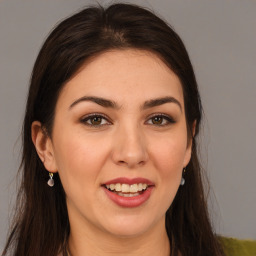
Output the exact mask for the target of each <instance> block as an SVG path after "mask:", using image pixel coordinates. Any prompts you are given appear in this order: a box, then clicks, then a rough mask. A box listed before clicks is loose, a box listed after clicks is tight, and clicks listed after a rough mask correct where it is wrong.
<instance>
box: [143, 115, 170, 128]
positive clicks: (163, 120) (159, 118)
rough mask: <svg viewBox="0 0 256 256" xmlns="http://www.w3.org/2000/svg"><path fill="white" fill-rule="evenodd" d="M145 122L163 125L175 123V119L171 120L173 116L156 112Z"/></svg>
mask: <svg viewBox="0 0 256 256" xmlns="http://www.w3.org/2000/svg"><path fill="white" fill-rule="evenodd" d="M146 123H147V124H151V125H156V126H165V125H169V124H172V123H175V121H174V120H173V118H171V117H170V116H168V115H163V114H157V115H154V116H152V117H150V118H149V119H148V121H147V122H146Z"/></svg>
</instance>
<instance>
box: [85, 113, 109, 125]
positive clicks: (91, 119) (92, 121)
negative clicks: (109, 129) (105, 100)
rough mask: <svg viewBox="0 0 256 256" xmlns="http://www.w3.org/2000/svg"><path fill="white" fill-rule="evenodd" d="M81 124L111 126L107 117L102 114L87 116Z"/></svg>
mask: <svg viewBox="0 0 256 256" xmlns="http://www.w3.org/2000/svg"><path fill="white" fill-rule="evenodd" d="M81 122H82V123H84V124H86V125H88V126H103V125H108V124H111V123H110V122H109V121H108V119H107V118H106V117H105V116H103V115H100V114H91V115H87V116H85V117H84V118H83V119H82V120H81Z"/></svg>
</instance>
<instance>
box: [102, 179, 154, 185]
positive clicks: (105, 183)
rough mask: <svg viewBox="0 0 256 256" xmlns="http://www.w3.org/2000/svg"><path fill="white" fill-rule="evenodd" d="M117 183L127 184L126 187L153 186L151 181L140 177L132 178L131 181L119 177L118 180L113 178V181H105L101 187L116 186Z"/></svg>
mask: <svg viewBox="0 0 256 256" xmlns="http://www.w3.org/2000/svg"><path fill="white" fill-rule="evenodd" d="M117 183H121V184H128V185H132V184H139V183H143V184H147V185H149V186H153V185H154V183H153V182H152V181H151V180H149V179H145V178H142V177H137V178H132V179H130V178H126V177H119V178H115V179H113V180H109V181H106V182H104V183H103V184H102V185H110V184H117Z"/></svg>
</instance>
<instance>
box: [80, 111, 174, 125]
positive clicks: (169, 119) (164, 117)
mask: <svg viewBox="0 0 256 256" xmlns="http://www.w3.org/2000/svg"><path fill="white" fill-rule="evenodd" d="M156 117H158V118H159V117H160V118H162V120H163V121H165V122H166V123H165V124H154V123H153V122H152V120H153V118H156ZM93 118H101V122H102V120H105V122H106V123H103V124H102V123H100V124H96V125H95V124H92V119H93ZM150 120H151V123H149V121H150ZM88 121H91V122H90V123H88ZM81 123H83V124H85V125H87V126H91V127H95V128H100V127H102V126H105V125H111V124H112V122H111V121H110V120H109V118H108V117H107V116H105V115H104V114H100V113H94V114H89V115H87V116H85V117H83V118H82V119H81ZM145 123H146V124H148V125H154V126H159V127H161V126H168V125H170V124H174V123H175V120H174V119H173V118H172V117H170V116H169V115H166V114H154V115H152V116H150V117H149V118H148V119H147V121H146V122H145Z"/></svg>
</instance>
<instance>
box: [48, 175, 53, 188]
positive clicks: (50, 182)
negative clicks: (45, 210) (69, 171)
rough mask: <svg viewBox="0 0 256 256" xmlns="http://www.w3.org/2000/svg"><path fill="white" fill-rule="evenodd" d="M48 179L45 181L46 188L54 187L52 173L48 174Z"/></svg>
mask: <svg viewBox="0 0 256 256" xmlns="http://www.w3.org/2000/svg"><path fill="white" fill-rule="evenodd" d="M49 177H50V179H49V180H48V181H47V184H48V186H50V187H53V186H54V179H53V173H52V172H49Z"/></svg>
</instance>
